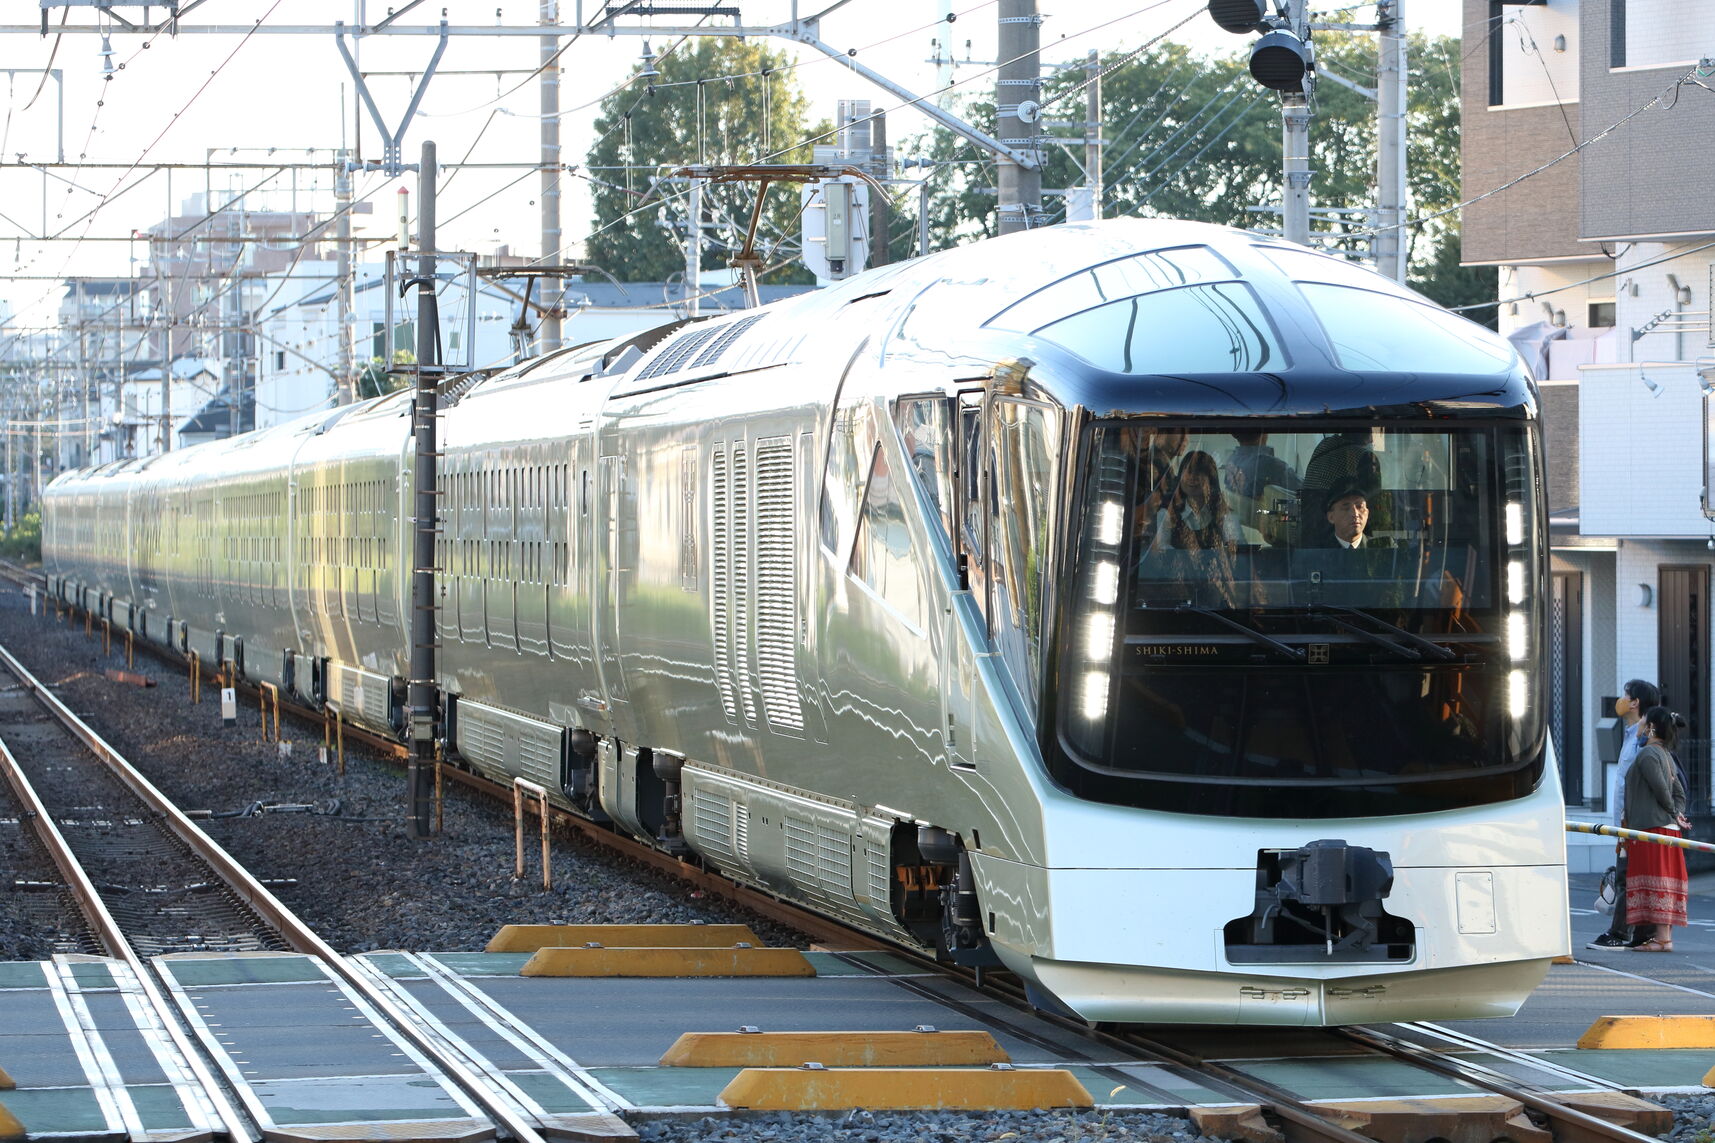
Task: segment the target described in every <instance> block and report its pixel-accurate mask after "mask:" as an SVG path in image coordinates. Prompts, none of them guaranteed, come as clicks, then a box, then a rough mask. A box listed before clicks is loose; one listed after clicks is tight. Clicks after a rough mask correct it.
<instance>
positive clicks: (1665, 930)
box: [1626, 706, 1690, 952]
mask: <svg viewBox="0 0 1715 1143" xmlns="http://www.w3.org/2000/svg"><path fill="white" fill-rule="evenodd" d="M1673 723H1674V719H1673V712H1672V711H1670V710H1668V709H1667V708H1666V707H1665V706H1656V707H1651V708H1650V709H1649V710H1647V711H1645V712H1644V716H1643V722H1642V726H1643V727H1644V729H1645V732H1646V733H1647V734H1648V739H1647V740H1646V742H1645V744H1644V747H1643V749H1641V750H1639V751H1638V756H1637V758H1636V759H1635V760H1634V761H1633V762H1632V767H1631V769H1630V771H1628V772H1627V774H1626V828H1627V829H1634V830H1646V831H1648V832H1649V833H1658V834H1661V835H1663V836H1664V837H1680V836H1682V835H1683V833H1684V831H1685V830H1686V829H1687V828H1688V826H1689V824H1690V823H1688V822H1687V821H1686V819H1685V787H1684V786H1682V785H1681V784H1680V781H1679V773H1678V768H1677V767H1676V766H1674V764H1673V755H1672V754H1670V753H1669V751H1670V750H1672V749H1673V741H1674V738H1675V737H1676V731H1675V728H1674V725H1673ZM1626 849H1627V857H1628V864H1629V866H1630V869H1629V870H1628V872H1627V874H1626V920H1627V921H1629V922H1630V923H1631V924H1633V925H1647V926H1653V932H1652V934H1651V935H1650V937H1649V938H1648V939H1647V940H1645V941H1644V942H1643V943H1642V944H1639V945H1634V946H1633V951H1634V952H1672V951H1673V929H1674V926H1676V925H1683V924H1685V897H1686V878H1685V854H1683V853H1681V852H1680V851H1679V850H1678V849H1675V848H1673V847H1671V846H1666V845H1657V844H1655V843H1654V842H1646V841H1628V842H1627V843H1626Z"/></svg>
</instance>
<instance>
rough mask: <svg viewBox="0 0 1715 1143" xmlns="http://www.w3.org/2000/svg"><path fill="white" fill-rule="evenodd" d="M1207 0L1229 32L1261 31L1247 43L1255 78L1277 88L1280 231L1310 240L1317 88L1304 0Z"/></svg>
mask: <svg viewBox="0 0 1715 1143" xmlns="http://www.w3.org/2000/svg"><path fill="white" fill-rule="evenodd" d="M1270 6H1271V4H1270V0H1209V15H1210V16H1211V17H1213V19H1214V21H1215V23H1217V24H1219V25H1220V26H1221V27H1222V28H1224V29H1226V30H1227V31H1229V32H1233V33H1235V34H1238V35H1245V34H1248V33H1252V32H1261V33H1262V38H1261V39H1259V40H1257V42H1256V43H1254V44H1252V45H1251V59H1250V71H1251V76H1252V78H1254V79H1255V80H1256V81H1257V82H1258V83H1260V84H1262V85H1263V86H1264V87H1266V88H1269V89H1270V90H1272V91H1278V92H1280V135H1281V160H1282V161H1281V194H1280V200H1281V202H1280V215H1281V233H1282V234H1283V235H1284V236H1285V237H1286V239H1287V241H1289V242H1297V243H1299V244H1301V245H1309V243H1310V97H1311V95H1312V94H1313V93H1314V92H1315V87H1316V71H1315V54H1314V53H1313V52H1312V51H1311V49H1310V20H1309V16H1308V14H1307V13H1306V11H1305V4H1304V0H1273V7H1274V12H1273V13H1270V11H1269V9H1270Z"/></svg>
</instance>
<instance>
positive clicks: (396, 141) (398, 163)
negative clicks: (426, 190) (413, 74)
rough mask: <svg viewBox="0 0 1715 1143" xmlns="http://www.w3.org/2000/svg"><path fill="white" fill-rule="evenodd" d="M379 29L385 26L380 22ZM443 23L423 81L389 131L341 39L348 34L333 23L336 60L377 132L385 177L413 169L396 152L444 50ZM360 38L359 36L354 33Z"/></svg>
mask: <svg viewBox="0 0 1715 1143" xmlns="http://www.w3.org/2000/svg"><path fill="white" fill-rule="evenodd" d="M379 27H386V24H385V23H383V24H381V25H379ZM447 33H448V28H447V22H446V21H445V20H442V21H441V25H440V39H439V41H438V42H437V43H436V44H435V54H434V55H433V56H431V57H430V58H429V66H428V67H426V68H424V69H423V78H422V80H421V81H419V82H418V84H417V86H416V89H415V90H414V91H412V93H411V102H410V104H409V105H408V106H407V107H406V108H405V114H404V117H403V118H401V119H400V120H399V128H398V130H396V131H390V130H388V128H387V121H386V120H385V119H383V118H382V117H381V109H380V108H378V107H376V106H375V97H374V96H373V95H371V94H370V93H369V85H368V84H367V83H365V82H364V79H363V73H362V72H361V71H359V70H358V67H357V60H356V59H355V58H354V57H353V56H352V54H351V49H350V48H348V47H347V46H346V43H345V37H346V36H347V35H348V34H351V32H350V29H348V28H347V27H346V26H345V22H344V21H343V20H338V21H335V22H334V44H335V45H336V46H337V47H338V48H339V54H340V58H341V59H343V60H345V66H346V70H347V71H349V72H351V79H352V82H353V83H355V84H356V85H357V94H358V95H359V96H361V97H362V99H363V106H365V107H366V108H368V109H369V118H370V119H371V120H373V121H374V123H375V129H376V130H377V131H379V132H380V133H381V144H382V146H381V170H382V171H383V172H384V173H386V174H389V175H400V174H403V173H404V172H405V171H407V170H411V169H414V168H411V167H407V166H406V165H405V163H404V161H403V157H402V155H401V153H400V149H399V148H400V144H401V142H402V141H403V139H404V138H405V131H406V130H407V129H408V128H409V127H410V126H411V120H412V119H413V118H414V117H415V116H416V114H417V107H418V105H419V104H421V103H422V102H423V93H424V92H425V91H427V90H428V89H429V81H430V80H431V79H433V78H434V77H435V68H436V67H437V66H438V65H439V64H440V62H441V56H442V55H444V54H445V53H446V50H447ZM356 34H358V35H362V34H363V33H361V32H359V33H356Z"/></svg>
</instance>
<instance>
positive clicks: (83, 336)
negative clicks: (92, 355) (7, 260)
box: [76, 278, 89, 467]
mask: <svg viewBox="0 0 1715 1143" xmlns="http://www.w3.org/2000/svg"><path fill="white" fill-rule="evenodd" d="M84 305H85V303H84V294H83V279H82V278H79V279H78V280H77V311H76V312H77V379H78V383H79V384H80V385H81V386H82V388H83V432H82V434H81V435H82V437H83V462H82V463H83V464H84V465H87V464H88V463H89V325H88V322H87V321H85V314H84ZM80 467H81V465H80Z"/></svg>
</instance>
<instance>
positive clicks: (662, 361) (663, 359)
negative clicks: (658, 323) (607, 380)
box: [636, 326, 720, 381]
mask: <svg viewBox="0 0 1715 1143" xmlns="http://www.w3.org/2000/svg"><path fill="white" fill-rule="evenodd" d="M719 333H720V327H718V326H716V327H712V328H711V327H709V326H704V327H703V328H702V329H693V330H691V331H690V332H689V333H682V334H680V335H679V336H678V337H676V338H674V339H673V340H672V341H670V342H668V343H667V348H665V349H663V350H662V351H661V352H660V353H657V354H656V355H655V358H654V360H652V361H651V362H650V363H649V364H648V365H647V366H645V367H644V369H643V371H642V372H641V373H639V374H638V375H637V377H636V380H638V381H648V380H649V379H650V378H653V377H663V376H665V375H667V374H668V373H677V372H678V371H679V370H681V369H683V368H684V367H685V363H686V362H687V361H689V360H690V359H691V355H692V354H694V353H696V352H697V350H699V349H701V348H703V346H705V345H707V344H708V343H709V342H710V341H713V340H714V338H715V337H716V336H717V335H718V334H719Z"/></svg>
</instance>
